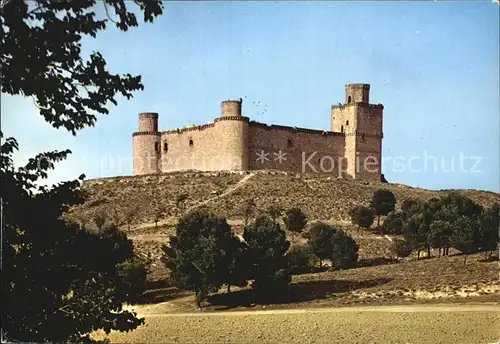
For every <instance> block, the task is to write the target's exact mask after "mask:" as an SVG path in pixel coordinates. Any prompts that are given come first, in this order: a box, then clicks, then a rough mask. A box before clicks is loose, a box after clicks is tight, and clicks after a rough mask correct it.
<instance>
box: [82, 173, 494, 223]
mask: <svg viewBox="0 0 500 344" xmlns="http://www.w3.org/2000/svg"><path fill="white" fill-rule="evenodd" d="M379 188H385V189H389V190H391V191H392V192H393V193H394V194H395V196H396V198H397V201H398V205H400V204H401V202H402V201H403V200H404V199H408V198H418V199H429V198H432V197H440V196H442V195H444V194H445V193H447V192H450V191H454V192H458V193H460V194H462V195H464V196H467V197H469V198H471V199H472V200H474V201H475V202H477V203H479V204H481V205H483V206H489V205H491V204H493V203H494V202H500V194H498V193H494V192H489V191H480V190H440V191H433V190H426V189H421V188H413V187H409V186H406V185H400V184H390V183H378V182H371V181H365V180H353V179H340V178H334V177H332V176H331V175H327V174H297V173H293V172H283V171H252V172H249V171H245V172H184V173H182V172H176V173H168V174H160V175H148V176H135V177H114V178H104V179H94V180H89V181H86V182H85V183H84V185H83V190H84V191H85V192H86V193H87V195H88V201H87V202H86V203H85V204H84V205H82V206H80V207H77V208H76V209H74V210H73V215H74V216H76V217H77V218H89V217H91V216H92V215H93V214H95V213H96V212H97V211H104V212H105V213H106V214H108V215H110V216H111V215H112V216H115V217H117V218H118V222H123V217H124V214H125V213H126V212H127V211H128V210H129V209H131V208H133V207H137V213H136V214H135V216H134V217H133V220H132V222H131V223H132V224H134V225H136V226H135V228H138V227H142V228H143V227H144V224H148V223H149V224H150V223H152V222H153V221H154V209H155V207H156V206H157V205H159V204H161V205H163V206H164V207H165V208H166V212H165V215H164V216H163V219H162V220H161V221H160V223H163V224H166V223H170V222H171V221H169V219H171V220H173V219H175V217H177V216H179V215H180V214H181V213H183V212H185V211H187V210H189V209H192V208H194V207H196V206H200V205H204V206H206V207H208V208H209V209H211V210H213V211H215V212H217V213H218V214H220V215H222V216H225V217H226V218H228V219H232V220H237V219H239V220H241V219H243V217H244V214H243V209H244V203H245V201H246V200H247V199H249V198H251V199H253V200H254V201H255V203H256V206H257V209H260V210H265V209H266V208H267V207H269V206H270V205H273V204H274V205H278V206H280V207H282V208H284V209H287V208H290V207H293V206H296V207H300V208H301V209H302V210H303V211H304V212H305V213H306V214H307V216H308V218H309V219H310V220H328V221H334V222H336V221H340V222H348V215H347V213H348V211H349V209H350V208H352V207H353V206H355V205H360V204H363V205H368V202H369V201H370V198H371V196H372V194H373V192H374V191H375V190H377V189H379ZM180 194H185V195H186V196H187V199H186V201H185V202H184V204H183V205H182V206H177V205H176V202H175V199H176V196H177V195H180Z"/></svg>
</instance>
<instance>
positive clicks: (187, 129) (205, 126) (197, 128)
mask: <svg viewBox="0 0 500 344" xmlns="http://www.w3.org/2000/svg"><path fill="white" fill-rule="evenodd" d="M213 127H214V123H208V124H203V125H197V126H194V127H184V128H177V129H170V130H165V131H162V132H161V134H162V135H168V134H183V133H187V132H190V131H203V130H206V129H208V128H213Z"/></svg>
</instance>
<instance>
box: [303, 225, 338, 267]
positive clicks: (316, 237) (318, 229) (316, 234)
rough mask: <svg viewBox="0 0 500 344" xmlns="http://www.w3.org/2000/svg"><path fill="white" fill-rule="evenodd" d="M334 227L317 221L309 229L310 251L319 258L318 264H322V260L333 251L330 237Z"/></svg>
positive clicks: (333, 232)
mask: <svg viewBox="0 0 500 344" xmlns="http://www.w3.org/2000/svg"><path fill="white" fill-rule="evenodd" d="M334 234H335V229H334V228H333V227H332V226H330V225H327V224H326V223H323V222H317V223H315V224H314V225H312V227H311V229H310V230H309V239H308V243H309V245H310V246H311V248H312V251H313V253H314V255H315V256H316V257H318V259H319V266H320V268H321V266H322V265H323V260H325V259H330V258H331V257H332V252H333V243H332V237H333V235H334Z"/></svg>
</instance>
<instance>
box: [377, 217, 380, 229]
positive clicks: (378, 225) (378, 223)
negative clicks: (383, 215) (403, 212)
mask: <svg viewBox="0 0 500 344" xmlns="http://www.w3.org/2000/svg"><path fill="white" fill-rule="evenodd" d="M377 227H380V215H377Z"/></svg>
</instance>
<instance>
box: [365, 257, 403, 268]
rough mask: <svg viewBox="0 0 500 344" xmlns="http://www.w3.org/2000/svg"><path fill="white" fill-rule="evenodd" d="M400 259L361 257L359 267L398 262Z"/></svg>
mask: <svg viewBox="0 0 500 344" xmlns="http://www.w3.org/2000/svg"><path fill="white" fill-rule="evenodd" d="M397 263H399V261H398V260H397V259H394V258H387V257H376V258H369V259H360V260H359V261H358V265H357V267H368V266H378V265H389V264H397Z"/></svg>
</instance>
